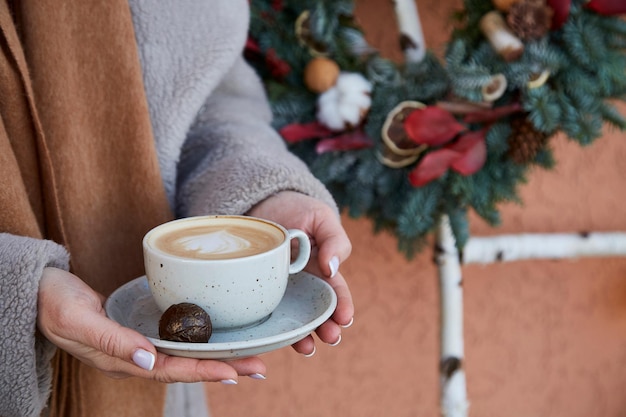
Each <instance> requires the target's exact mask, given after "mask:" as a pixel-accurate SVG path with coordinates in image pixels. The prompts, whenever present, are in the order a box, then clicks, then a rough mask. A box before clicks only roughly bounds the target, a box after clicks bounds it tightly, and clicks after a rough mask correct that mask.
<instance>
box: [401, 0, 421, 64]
mask: <svg viewBox="0 0 626 417" xmlns="http://www.w3.org/2000/svg"><path fill="white" fill-rule="evenodd" d="M393 4H394V7H395V12H396V19H397V21H398V29H399V30H400V45H402V52H404V57H405V59H406V61H407V62H420V61H421V60H422V59H424V56H425V55H426V43H425V42H424V32H423V31H422V23H421V22H420V18H419V14H418V12H417V5H416V4H415V0H393Z"/></svg>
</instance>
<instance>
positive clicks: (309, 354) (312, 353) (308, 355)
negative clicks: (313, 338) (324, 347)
mask: <svg viewBox="0 0 626 417" xmlns="http://www.w3.org/2000/svg"><path fill="white" fill-rule="evenodd" d="M316 350H317V349H315V346H313V352H311V353H307V354H306V355H304V357H305V358H310V357H311V356H313V355H315V351H316Z"/></svg>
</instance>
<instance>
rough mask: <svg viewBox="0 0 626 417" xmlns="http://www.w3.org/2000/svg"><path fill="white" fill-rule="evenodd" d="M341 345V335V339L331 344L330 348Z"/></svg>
mask: <svg viewBox="0 0 626 417" xmlns="http://www.w3.org/2000/svg"><path fill="white" fill-rule="evenodd" d="M339 343H341V335H339V339H337V341H336V342H335V343H329V346H337V345H338V344H339Z"/></svg>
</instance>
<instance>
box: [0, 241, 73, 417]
mask: <svg viewBox="0 0 626 417" xmlns="http://www.w3.org/2000/svg"><path fill="white" fill-rule="evenodd" d="M68 263H69V255H68V253H67V251H66V250H65V249H64V248H63V247H62V246H60V245H58V244H56V243H54V242H51V241H47V240H39V239H31V238H26V237H21V236H14V235H10V234H6V233H0V312H2V314H1V315H0V415H1V416H3V417H13V416H20V417H21V416H29V417H30V416H39V415H40V413H41V411H42V409H43V408H44V407H45V405H46V403H47V400H48V396H49V393H50V386H51V378H52V369H51V366H50V360H51V359H52V356H53V355H54V352H55V350H56V348H55V347H54V345H52V344H51V343H50V342H48V341H47V340H46V339H45V338H43V337H41V336H38V335H37V332H36V321H37V293H38V289H39V280H40V278H41V275H42V272H43V269H44V268H45V267H47V266H54V267H57V268H63V269H66V270H67V269H68Z"/></svg>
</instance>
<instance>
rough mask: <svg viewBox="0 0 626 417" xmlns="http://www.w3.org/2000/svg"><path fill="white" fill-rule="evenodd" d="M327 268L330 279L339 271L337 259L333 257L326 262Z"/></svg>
mask: <svg viewBox="0 0 626 417" xmlns="http://www.w3.org/2000/svg"><path fill="white" fill-rule="evenodd" d="M328 266H329V267H330V277H331V278H332V277H334V276H335V275H336V274H337V271H339V258H338V257H336V256H333V257H332V258H331V260H330V262H328Z"/></svg>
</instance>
